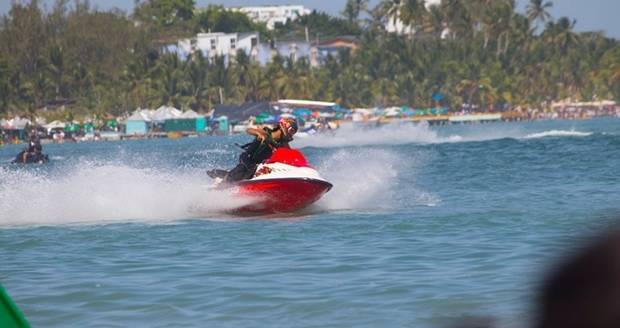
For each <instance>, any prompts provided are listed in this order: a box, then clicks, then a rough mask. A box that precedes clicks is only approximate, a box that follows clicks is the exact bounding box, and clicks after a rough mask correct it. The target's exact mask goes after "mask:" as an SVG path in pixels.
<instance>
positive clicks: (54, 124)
mask: <svg viewBox="0 0 620 328" xmlns="http://www.w3.org/2000/svg"><path fill="white" fill-rule="evenodd" d="M65 126H66V124H65V123H63V122H61V121H58V120H56V121H52V122H50V123H48V124H45V125H44V126H43V127H44V128H46V129H48V130H51V129H64V128H65Z"/></svg>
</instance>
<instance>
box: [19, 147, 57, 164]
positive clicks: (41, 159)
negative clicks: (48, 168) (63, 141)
mask: <svg viewBox="0 0 620 328" xmlns="http://www.w3.org/2000/svg"><path fill="white" fill-rule="evenodd" d="M25 152H26V150H22V151H21V152H19V154H17V156H15V159H14V160H13V162H12V163H14V164H43V163H47V162H49V160H50V159H49V156H47V155H46V154H43V153H28V154H27V155H26V160H25V161H24V153H25Z"/></svg>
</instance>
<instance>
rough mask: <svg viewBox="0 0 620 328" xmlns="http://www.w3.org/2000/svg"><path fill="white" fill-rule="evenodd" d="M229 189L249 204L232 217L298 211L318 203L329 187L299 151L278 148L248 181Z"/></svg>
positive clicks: (329, 184) (237, 210)
mask: <svg viewBox="0 0 620 328" xmlns="http://www.w3.org/2000/svg"><path fill="white" fill-rule="evenodd" d="M232 187H233V188H234V189H233V190H234V194H235V195H237V196H240V197H243V198H244V199H248V201H249V204H247V205H244V206H242V207H240V208H237V209H234V210H233V212H234V213H248V214H268V213H287V212H295V211H298V210H301V209H303V208H305V207H307V206H309V205H310V204H312V203H314V202H316V201H317V200H319V199H320V198H321V197H322V196H323V195H324V194H325V193H327V192H328V191H329V190H330V189H331V188H332V184H331V183H329V182H327V180H325V179H323V178H322V177H321V176H320V175H319V172H317V170H315V169H314V168H312V167H311V166H310V165H309V164H308V162H307V161H306V158H305V157H304V155H303V154H302V153H301V152H300V151H299V150H296V149H290V148H278V149H277V150H275V151H274V152H273V154H272V155H271V157H270V158H269V159H268V160H266V161H265V162H264V163H262V164H260V165H258V167H257V169H256V173H254V176H253V177H252V178H251V179H248V180H242V181H239V182H236V183H235V184H234V185H233V186H232Z"/></svg>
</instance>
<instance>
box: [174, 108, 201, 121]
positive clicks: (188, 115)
mask: <svg viewBox="0 0 620 328" xmlns="http://www.w3.org/2000/svg"><path fill="white" fill-rule="evenodd" d="M199 117H200V115H198V113H196V112H194V111H193V110H191V109H190V110H188V111H186V112H184V113H183V114H181V116H180V117H179V118H188V119H193V118H199Z"/></svg>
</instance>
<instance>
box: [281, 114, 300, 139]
mask: <svg viewBox="0 0 620 328" xmlns="http://www.w3.org/2000/svg"><path fill="white" fill-rule="evenodd" d="M278 125H279V126H280V129H281V130H282V132H283V133H284V135H285V136H287V137H291V136H293V135H294V134H295V133H297V121H296V120H295V119H294V118H288V117H284V118H281V119H280V121H279V122H278Z"/></svg>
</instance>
